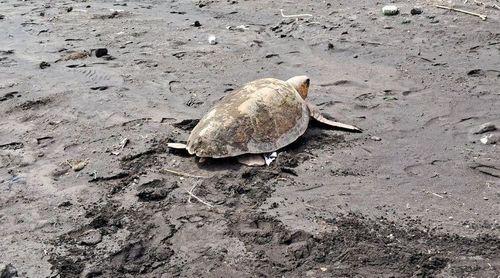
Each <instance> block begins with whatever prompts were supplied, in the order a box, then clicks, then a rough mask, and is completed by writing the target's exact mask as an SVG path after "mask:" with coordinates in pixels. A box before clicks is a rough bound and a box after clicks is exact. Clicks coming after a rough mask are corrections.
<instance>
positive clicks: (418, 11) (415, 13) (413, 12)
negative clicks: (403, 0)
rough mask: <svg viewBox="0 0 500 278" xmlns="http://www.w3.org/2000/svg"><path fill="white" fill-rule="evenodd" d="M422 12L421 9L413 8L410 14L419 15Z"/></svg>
mask: <svg viewBox="0 0 500 278" xmlns="http://www.w3.org/2000/svg"><path fill="white" fill-rule="evenodd" d="M422 12H423V11H422V9H421V8H418V7H415V8H413V9H411V11H410V14H411V15H417V14H421V13H422Z"/></svg>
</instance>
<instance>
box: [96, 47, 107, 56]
mask: <svg viewBox="0 0 500 278" xmlns="http://www.w3.org/2000/svg"><path fill="white" fill-rule="evenodd" d="M94 55H95V56H96V57H97V58H100V57H102V56H106V55H108V49H107V48H97V49H96V50H95V51H94Z"/></svg>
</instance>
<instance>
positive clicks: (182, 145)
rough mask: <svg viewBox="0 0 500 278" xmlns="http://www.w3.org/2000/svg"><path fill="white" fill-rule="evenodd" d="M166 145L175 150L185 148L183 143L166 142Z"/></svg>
mask: <svg viewBox="0 0 500 278" xmlns="http://www.w3.org/2000/svg"><path fill="white" fill-rule="evenodd" d="M167 147H169V148H171V149H176V150H185V149H186V147H187V146H186V144H184V143H167Z"/></svg>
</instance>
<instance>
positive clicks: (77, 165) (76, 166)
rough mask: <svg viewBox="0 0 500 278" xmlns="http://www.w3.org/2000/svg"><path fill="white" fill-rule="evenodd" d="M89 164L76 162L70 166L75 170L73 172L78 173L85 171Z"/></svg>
mask: <svg viewBox="0 0 500 278" xmlns="http://www.w3.org/2000/svg"><path fill="white" fill-rule="evenodd" d="M87 163H88V161H74V162H72V163H70V165H71V169H73V171H75V172H78V171H81V170H83V168H85V166H87Z"/></svg>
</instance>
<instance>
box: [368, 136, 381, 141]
mask: <svg viewBox="0 0 500 278" xmlns="http://www.w3.org/2000/svg"><path fill="white" fill-rule="evenodd" d="M370 139H372V140H373V141H381V140H382V138H380V137H377V136H372V137H370Z"/></svg>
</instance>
